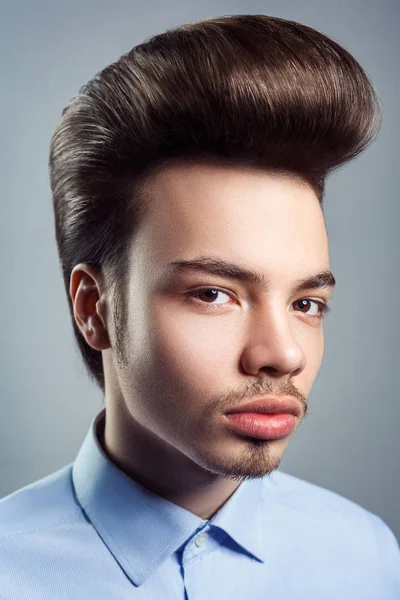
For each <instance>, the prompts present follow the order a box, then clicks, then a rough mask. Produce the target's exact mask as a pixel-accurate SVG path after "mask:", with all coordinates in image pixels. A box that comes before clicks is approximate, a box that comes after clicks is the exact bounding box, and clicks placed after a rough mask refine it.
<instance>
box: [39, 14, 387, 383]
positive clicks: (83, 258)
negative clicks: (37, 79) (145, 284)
mask: <svg viewBox="0 0 400 600" xmlns="http://www.w3.org/2000/svg"><path fill="white" fill-rule="evenodd" d="M380 123H381V109H380V105H379V101H378V97H377V95H376V93H375V91H374V89H373V87H372V84H371V82H370V79H369V77H368V75H367V73H366V72H365V70H364V69H363V68H362V67H361V66H360V64H359V63H358V62H357V61H356V60H355V58H354V57H353V56H352V55H351V54H350V53H349V52H348V51H347V50H346V49H344V48H343V47H342V46H340V45H339V44H338V43H337V42H335V41H334V40H332V39H331V38H329V37H328V36H326V35H324V34H322V33H320V32H318V31H316V30H315V29H313V28H311V27H308V26H306V25H302V24H300V23H296V22H294V21H287V20H284V19H280V18H277V17H270V16H267V15H232V16H224V17H219V18H213V19H208V20H204V21H199V22H196V23H190V24H186V25H182V26H180V27H176V28H173V29H169V30H167V31H166V32H165V33H162V34H159V35H156V36H153V37H151V38H149V39H148V40H146V41H145V42H143V43H142V44H139V45H138V46H135V47H134V48H133V49H132V50H130V51H129V52H128V53H126V54H124V55H123V56H121V57H120V59H119V60H118V61H116V62H115V63H113V64H111V65H109V66H107V67H106V68H104V69H103V70H102V71H101V72H100V73H98V74H97V75H95V76H94V77H93V79H91V80H90V81H89V82H88V83H87V84H86V85H84V86H83V87H82V88H81V89H80V90H79V93H78V94H77V95H76V96H74V97H73V98H72V99H71V101H70V103H69V104H68V106H67V107H66V108H65V109H64V110H63V113H62V118H61V120H60V122H59V123H58V125H57V128H56V130H55V132H54V135H53V137H52V140H51V148H50V160H49V166H50V180H51V189H52V194H53V205H54V213H55V229H56V239H57V246H58V251H59V256H60V261H61V265H62V270H63V277H64V283H65V287H66V291H67V296H68V302H69V308H70V313H71V318H72V322H73V327H74V334H75V337H76V340H77V342H78V346H79V349H80V352H81V354H82V357H83V359H84V362H85V364H86V367H87V369H88V372H89V375H90V376H91V377H92V378H93V379H94V380H95V382H96V383H97V384H98V385H99V387H100V388H101V390H102V391H103V392H104V390H105V382H104V372H103V363H102V353H101V351H98V350H94V349H93V348H91V347H90V346H89V345H88V344H87V342H86V340H85V339H84V337H83V335H82V334H81V332H80V330H79V328H78V326H77V324H76V322H75V318H74V315H73V304H72V300H71V298H70V295H69V284H70V276H71V271H72V269H73V267H74V266H75V265H76V264H78V263H81V262H82V263H89V264H91V265H93V266H94V267H96V268H98V269H102V270H103V272H107V273H108V275H109V281H110V282H111V283H112V289H113V290H114V291H115V292H116V298H118V296H119V292H118V293H117V291H118V290H119V291H121V290H122V289H124V285H126V276H127V266H128V256H127V248H128V245H129V244H130V242H131V240H132V236H133V235H134V234H135V231H136V230H137V227H138V226H139V223H140V217H141V215H142V214H143V213H144V200H143V198H144V195H143V192H144V191H145V186H146V180H148V178H149V177H150V176H151V173H152V172H153V170H154V169H155V168H156V167H157V166H158V165H160V164H164V163H165V162H166V161H169V160H174V159H179V160H182V161H184V160H189V161H194V160H203V159H205V160H212V161H214V162H215V161H220V162H223V163H225V164H231V165H238V166H242V167H251V168H257V169H263V170H268V171H271V172H277V173H283V174H288V175H290V176H295V177H296V176H297V177H298V176H300V177H301V181H305V182H307V183H308V184H309V185H311V186H312V188H313V189H314V191H315V193H316V194H317V196H318V199H319V201H320V204H321V207H322V206H323V195H324V185H325V178H326V176H327V175H328V173H330V172H331V171H332V170H333V169H334V168H336V167H338V166H340V165H343V164H344V163H345V162H347V161H349V160H351V159H353V158H354V157H355V156H357V155H358V154H359V153H360V152H361V151H362V150H364V149H365V148H366V147H367V146H368V145H369V144H370V143H371V142H372V141H373V140H374V139H375V137H376V134H377V133H378V131H379V127H380Z"/></svg>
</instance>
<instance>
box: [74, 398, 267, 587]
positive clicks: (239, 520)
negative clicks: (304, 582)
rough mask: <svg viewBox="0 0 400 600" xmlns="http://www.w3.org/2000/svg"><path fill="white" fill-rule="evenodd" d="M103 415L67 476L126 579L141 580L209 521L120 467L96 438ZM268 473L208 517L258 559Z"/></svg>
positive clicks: (262, 544) (244, 486)
mask: <svg viewBox="0 0 400 600" xmlns="http://www.w3.org/2000/svg"><path fill="white" fill-rule="evenodd" d="M104 419H105V409H103V410H102V411H101V412H100V413H99V414H98V415H97V416H96V417H95V418H94V419H93V420H92V422H91V425H90V428H89V431H88V433H87V435H86V438H85V440H84V442H83V444H82V446H81V448H80V450H79V452H78V455H77V457H76V459H75V461H74V464H73V468H72V481H73V485H74V489H75V494H76V498H77V501H78V503H79V504H80V506H81V507H82V509H83V510H84V512H85V513H86V516H87V518H88V519H89V521H90V522H91V524H92V525H93V527H94V528H95V529H96V531H97V533H98V534H99V536H100V537H101V539H102V540H103V542H104V543H105V544H106V546H107V547H108V549H109V550H110V552H111V553H112V554H113V556H114V558H115V559H116V561H117V562H118V564H119V565H120V566H121V568H122V569H123V570H124V571H125V573H126V575H127V576H128V577H129V578H130V580H131V581H132V582H133V583H134V584H135V585H141V584H142V583H143V582H144V581H145V580H146V579H147V577H149V576H150V575H151V574H152V573H153V572H154V571H155V570H156V569H157V568H158V567H159V566H160V565H161V563H162V562H163V561H164V560H166V559H167V558H168V557H169V556H170V555H171V554H173V553H174V552H175V551H176V550H178V549H179V548H180V547H181V546H182V545H183V544H184V543H185V542H187V540H188V539H189V538H191V537H192V536H193V535H194V534H195V533H196V532H197V530H198V529H201V528H202V527H203V526H205V524H206V523H207V522H208V521H207V520H204V519H201V518H200V517H198V516H196V515H195V514H193V513H191V512H190V511H188V510H186V509H184V508H182V507H180V506H178V505H176V504H174V503H172V502H170V501H168V500H166V499H164V498H162V497H161V496H159V495H157V494H154V493H153V492H151V491H150V490H148V489H147V488H145V487H143V486H142V485H141V484H139V483H138V482H136V481H134V480H133V479H132V478H131V477H129V476H128V475H127V474H126V473H124V472H123V471H121V470H120V469H119V468H118V467H117V466H116V465H115V464H114V463H113V462H112V461H111V460H110V458H109V457H108V456H107V455H106V454H105V453H104V451H103V449H102V447H101V445H100V444H99V441H98V437H97V435H98V433H97V432H98V428H99V427H103V428H104V422H105V421H104ZM271 475H272V474H271ZM270 477H271V476H266V477H263V478H261V479H251V480H245V481H243V482H242V483H241V484H240V486H239V487H238V488H237V489H236V490H235V492H234V493H233V494H232V496H231V497H230V498H229V499H228V500H227V502H226V503H225V504H224V505H223V506H222V507H221V508H220V509H219V511H218V512H217V513H216V514H215V515H214V516H213V517H212V519H210V520H209V523H210V525H212V526H214V527H217V528H220V530H222V531H223V532H224V533H225V534H227V535H229V536H230V537H231V538H232V539H233V540H234V542H236V544H238V547H237V548H236V549H237V550H238V551H242V552H243V550H244V551H245V552H247V553H249V554H250V555H251V557H254V558H256V559H258V560H260V561H261V562H264V561H265V547H266V546H265V539H264V528H263V527H262V526H261V522H262V516H263V512H264V513H265V497H264V494H265V491H266V490H267V488H268V487H269V486H270V485H271V483H270Z"/></svg>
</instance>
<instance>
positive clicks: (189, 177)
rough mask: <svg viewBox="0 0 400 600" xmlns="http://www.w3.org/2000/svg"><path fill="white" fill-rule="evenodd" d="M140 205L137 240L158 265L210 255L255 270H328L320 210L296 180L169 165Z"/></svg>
mask: <svg viewBox="0 0 400 600" xmlns="http://www.w3.org/2000/svg"><path fill="white" fill-rule="evenodd" d="M146 201H147V210H146V214H145V216H144V219H143V222H142V224H141V226H140V231H139V232H138V239H137V242H138V243H139V244H140V246H141V248H142V250H143V249H144V248H147V249H148V250H149V252H150V253H151V254H152V256H153V257H155V256H157V257H158V261H159V262H161V263H164V264H166V263H168V262H169V261H174V260H179V259H185V258H191V257H192V256H195V255H196V256H197V255H205V254H210V255H214V256H216V255H217V256H220V257H221V258H222V259H227V260H230V261H238V262H240V263H242V264H248V265H250V264H252V265H253V266H254V265H256V264H257V266H259V267H261V268H262V266H263V265H268V267H269V268H273V266H274V264H275V266H276V268H279V267H282V268H283V265H285V264H291V265H292V266H293V269H294V271H296V270H297V271H298V268H300V269H302V270H303V271H304V268H306V270H309V269H314V268H315V269H317V270H318V269H320V268H328V267H329V257H328V241H327V234H326V228H325V223H324V218H323V213H322V209H321V207H320V204H319V201H318V198H317V197H316V194H315V192H314V191H313V190H312V188H311V187H310V186H309V185H307V184H306V183H304V182H302V181H299V180H295V179H292V178H289V177H288V176H277V175H275V174H271V173H268V172H261V171H256V170H253V169H250V168H246V169H244V168H241V167H237V166H221V165H213V164H193V165H186V164H173V165H172V166H171V165H169V166H167V167H165V168H163V169H160V170H159V171H158V172H157V173H156V174H155V175H153V176H152V178H151V180H150V181H149V183H148V186H147V190H146ZM308 267H309V268H308Z"/></svg>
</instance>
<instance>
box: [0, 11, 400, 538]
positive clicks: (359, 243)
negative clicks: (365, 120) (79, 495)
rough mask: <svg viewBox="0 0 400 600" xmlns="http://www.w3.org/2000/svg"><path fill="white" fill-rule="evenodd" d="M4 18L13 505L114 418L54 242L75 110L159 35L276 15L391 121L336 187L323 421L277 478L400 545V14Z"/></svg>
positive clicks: (7, 484) (330, 186)
mask: <svg viewBox="0 0 400 600" xmlns="http://www.w3.org/2000/svg"><path fill="white" fill-rule="evenodd" d="M143 7H144V8H143ZM0 10H1V16H0V23H1V25H0V28H1V30H0V44H1V46H2V47H1V53H0V56H1V57H2V62H3V64H2V71H1V72H2V79H1V81H2V86H1V95H0V109H1V110H0V118H1V145H0V153H1V157H0V158H1V161H0V165H1V167H0V168H1V178H0V181H1V187H2V189H1V196H0V197H1V215H0V217H1V219H0V227H1V248H0V249H1V253H0V256H1V263H2V264H1V266H2V279H1V311H0V314H1V319H2V322H1V331H2V344H1V380H0V381H1V421H0V496H4V495H6V494H8V493H10V492H12V491H14V490H16V489H18V488H19V487H22V486H23V485H26V484H28V483H30V482H32V481H34V480H36V479H38V478H40V477H42V476H44V475H47V474H49V473H50V472H52V471H54V470H56V469H58V468H60V467H62V466H64V465H65V464H67V463H69V462H72V461H73V460H74V458H75V456H76V453H77V451H78V449H79V447H80V444H81V443H82V441H83V438H84V436H85V434H86V431H87V428H88V426H89V423H90V421H91V419H92V417H93V416H94V415H95V414H96V413H97V412H98V411H99V410H101V408H102V402H101V400H102V398H101V393H100V392H99V391H98V390H97V389H96V388H95V386H94V385H93V384H92V383H90V381H89V380H88V378H87V377H86V375H85V371H84V368H83V365H82V363H81V360H80V357H79V354H78V350H77V348H76V347H75V342H74V339H73V335H72V325H71V323H70V320H69V315H68V308H67V299H66V296H65V292H64V288H63V282H62V277H61V268H60V267H59V264H58V257H57V251H56V243H55V237H54V226H53V214H52V207H51V196H50V186H49V180H48V170H47V160H48V149H49V143H50V138H51V135H52V133H53V131H54V128H55V126H56V123H57V121H58V120H59V118H60V116H61V111H62V109H63V107H64V106H65V105H66V104H67V102H68V100H69V99H70V98H71V97H72V96H73V95H74V94H75V93H76V92H77V91H78V88H79V87H80V86H81V85H82V84H83V83H85V82H86V81H87V80H88V79H89V78H90V77H92V76H93V75H94V74H95V73H96V72H97V71H99V70H100V69H101V68H103V67H104V66H106V65H107V64H109V63H110V62H113V61H114V60H116V59H117V58H118V57H119V56H120V55H121V54H122V53H124V52H126V51H128V50H129V49H130V48H131V47H132V46H134V45H136V44H138V43H139V42H141V41H143V40H144V39H145V38H146V37H148V36H150V35H153V34H155V33H160V32H161V31H164V30H165V29H166V28H168V27H172V26H175V25H179V24H182V23H184V22H188V21H195V20H199V19H204V18H209V17H212V16H221V15H228V14H241V13H253V14H257V13H263V14H269V15H273V16H278V17H283V18H287V19H291V20H295V21H300V22H303V23H305V24H307V25H311V26H312V27H315V28H316V29H319V30H320V31H322V32H324V33H326V34H327V35H329V36H331V37H333V38H334V39H336V40H337V41H338V42H339V43H341V44H342V45H344V46H345V47H346V48H347V49H348V50H350V52H352V54H353V55H354V56H355V57H356V59H357V60H359V62H360V63H361V64H362V65H363V66H364V68H365V69H366V70H367V71H368V73H369V74H370V76H371V78H372V81H373V82H374V84H375V87H376V89H377V92H378V94H379V96H380V98H381V101H382V104H383V111H384V120H383V127H382V130H381V133H380V136H379V138H378V140H377V141H376V142H375V143H374V144H373V145H372V146H371V147H370V148H369V149H368V150H367V151H366V152H365V153H364V154H362V155H361V156H360V157H359V158H358V159H356V160H355V161H354V162H353V163H350V165H348V166H346V167H344V168H342V169H341V170H339V171H338V172H337V173H335V174H334V175H332V177H331V178H330V179H328V183H327V194H326V200H325V206H326V209H325V213H326V223H327V228H328V235H329V241H330V257H331V266H332V270H333V273H334V274H335V277H336V279H337V289H336V290H335V292H334V294H333V296H332V301H331V305H332V308H333V310H332V312H331V313H330V315H329V316H328V317H327V319H326V321H325V325H324V330H325V343H326V349H325V356H324V361H323V364H322V367H321V370H320V372H319V374H318V377H317V379H316V380H315V383H314V387H313V389H312V392H311V394H310V407H311V410H310V416H309V417H308V418H307V420H306V421H305V422H304V423H303V424H302V426H301V427H300V428H299V430H298V431H297V433H296V436H295V437H294V438H293V440H292V441H291V444H290V445H289V447H288V449H287V451H286V453H285V455H284V458H283V460H282V462H281V467H280V468H281V470H283V471H286V472H288V473H291V474H293V475H296V476H298V477H301V478H303V479H306V480H308V481H311V482H313V483H316V484H318V485H320V486H323V487H326V488H328V489H331V490H333V491H336V492H338V493H339V494H341V495H343V496H346V497H347V498H350V499H352V500H353V501H355V502H357V503H358V504H361V505H362V506H363V507H365V508H367V509H368V510H370V511H372V512H374V513H376V514H378V515H379V516H381V517H382V518H383V519H384V520H385V521H386V522H387V524H388V525H389V526H390V527H391V528H392V530H393V532H394V533H395V535H396V536H397V537H398V538H400V511H399V503H398V497H399V493H400V482H399V467H398V464H399V448H400V444H399V423H400V398H399V394H398V390H397V385H396V381H398V379H396V377H397V376H398V369H399V358H400V356H399V338H400V330H399V329H400V328H399V283H398V282H399V275H400V273H399V267H398V259H399V249H400V248H399V234H398V228H399V223H400V203H399V199H398V192H397V190H398V189H399V188H400V178H399V164H398V137H399V110H398V98H399V96H400V89H399V69H398V61H399V58H400V53H399V36H398V28H399V25H400V18H399V17H400V3H397V2H395V0H393V1H392V2H390V1H389V0H387V1H383V0H381V1H380V2H379V3H378V2H376V0H368V1H367V0H357V1H356V0H352V1H348V0H346V1H344V0H335V2H332V1H331V0H323V1H322V0H315V1H314V0H303V1H302V2H297V1H296V0H292V1H286V2H273V1H265V2H256V1H246V2H234V1H230V2H228V1H223V0H213V2H211V1H209V2H207V1H206V0H203V2H202V3H201V5H196V3H195V2H186V3H182V1H180V2H171V1H170V2H165V1H162V0H159V1H158V2H155V1H152V2H146V3H145V4H143V3H142V2H140V3H139V2H133V1H130V2H128V1H121V0H119V1H114V2H105V1H103V2H89V1H79V2H78V0H75V1H69V2H54V1H53V0H42V1H38V0H36V1H35V2H31V1H29V2H28V0H26V1H24V2H23V1H16V0H12V1H11V0H10V1H7V2H4V1H3V2H1V3H0Z"/></svg>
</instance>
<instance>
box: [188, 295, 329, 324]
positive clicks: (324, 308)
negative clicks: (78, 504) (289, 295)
mask: <svg viewBox="0 0 400 600" xmlns="http://www.w3.org/2000/svg"><path fill="white" fill-rule="evenodd" d="M210 290H211V291H214V292H222V293H223V294H226V295H227V296H230V294H229V293H228V292H226V291H225V290H221V289H219V288H216V287H205V288H198V289H196V290H193V291H191V292H189V293H187V294H186V296H187V299H188V300H189V299H190V298H197V297H198V295H199V294H200V293H201V292H207V291H210ZM301 300H307V301H308V302H314V303H315V304H318V306H319V309H320V313H319V314H318V315H308V314H307V313H302V314H304V315H305V316H306V317H308V318H309V319H317V320H319V321H322V319H323V318H324V317H325V316H326V315H327V314H328V312H329V311H330V310H331V307H330V306H329V304H327V303H326V302H322V301H321V300H314V299H312V298H300V299H299V300H296V301H295V302H300V301H301ZM202 304H204V305H206V306H207V305H208V306H210V307H212V308H211V310H218V308H217V306H222V305H216V304H212V303H208V302H202ZM299 312H301V311H299Z"/></svg>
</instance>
